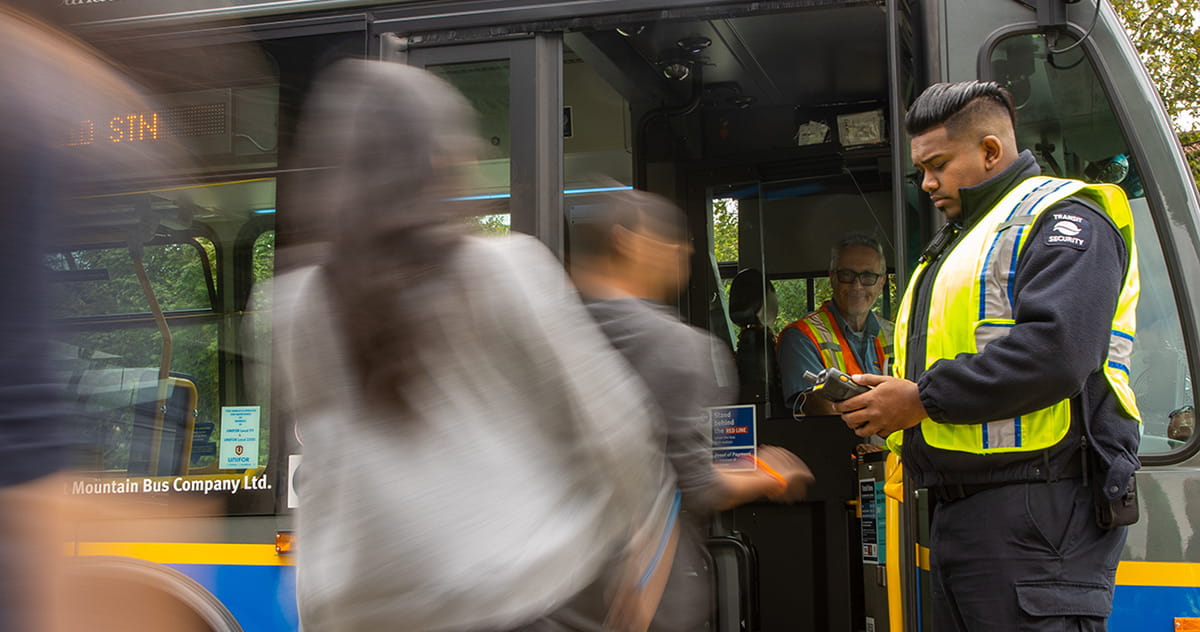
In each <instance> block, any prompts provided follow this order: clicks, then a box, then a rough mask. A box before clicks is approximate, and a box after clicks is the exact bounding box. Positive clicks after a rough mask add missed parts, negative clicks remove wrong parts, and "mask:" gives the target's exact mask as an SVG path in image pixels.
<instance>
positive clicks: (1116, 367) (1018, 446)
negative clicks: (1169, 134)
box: [888, 176, 1141, 454]
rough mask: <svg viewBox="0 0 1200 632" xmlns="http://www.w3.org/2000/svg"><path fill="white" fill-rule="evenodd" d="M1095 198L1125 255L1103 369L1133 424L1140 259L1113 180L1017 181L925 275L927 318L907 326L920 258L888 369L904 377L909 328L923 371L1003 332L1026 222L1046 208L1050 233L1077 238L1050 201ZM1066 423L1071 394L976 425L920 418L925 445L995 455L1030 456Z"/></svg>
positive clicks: (894, 438) (1074, 223)
mask: <svg viewBox="0 0 1200 632" xmlns="http://www.w3.org/2000/svg"><path fill="white" fill-rule="evenodd" d="M1072 195H1074V196H1080V197H1086V198H1088V199H1089V200H1092V201H1094V202H1096V203H1097V204H1098V205H1099V206H1100V207H1101V208H1102V209H1104V212H1105V213H1107V214H1108V217H1109V218H1111V219H1112V221H1113V224H1114V225H1116V227H1117V230H1118V231H1119V232H1120V233H1121V237H1122V238H1124V240H1125V246H1126V248H1127V250H1128V252H1129V262H1128V267H1127V269H1126V272H1125V278H1124V283H1123V284H1122V286H1121V294H1120V297H1119V299H1118V302H1117V309H1116V313H1115V314H1114V316H1113V324H1112V334H1111V335H1110V337H1109V345H1108V357H1107V358H1106V360H1105V365H1104V367H1103V370H1104V375H1105V377H1106V378H1107V380H1108V383H1109V385H1110V386H1111V387H1112V389H1113V392H1114V393H1116V395H1117V397H1118V399H1119V400H1120V401H1121V406H1122V407H1123V408H1124V409H1125V412H1126V413H1127V414H1128V415H1129V416H1130V417H1132V418H1133V419H1134V420H1137V421H1139V422H1140V420H1141V415H1140V414H1139V413H1138V408H1137V401H1136V399H1135V397H1134V394H1133V389H1132V388H1131V387H1130V385H1129V366H1130V365H1129V360H1130V356H1131V355H1132V352H1133V338H1134V332H1135V313H1136V311H1137V300H1138V288H1139V279H1138V262H1137V250H1136V248H1135V247H1134V239H1133V212H1132V211H1131V210H1130V208H1129V200H1128V199H1127V198H1126V197H1125V193H1124V191H1122V190H1121V188H1120V187H1118V186H1115V185H1112V184H1086V183H1084V182H1080V181H1078V180H1063V179H1060V178H1049V177H1045V176H1037V177H1033V178H1029V179H1027V180H1025V181H1024V182H1022V183H1021V184H1019V185H1017V187H1016V188H1014V189H1013V190H1012V191H1010V192H1009V193H1008V195H1006V196H1004V198H1003V199H1002V200H1000V202H999V203H997V204H996V205H995V206H994V207H993V208H992V209H991V210H990V211H989V212H988V213H987V215H985V216H984V217H982V218H980V220H979V221H978V222H977V223H976V224H975V225H974V226H972V227H971V228H970V229H969V230H968V231H967V233H966V234H965V235H962V236H961V238H960V239H959V240H958V242H957V243H956V244H955V246H954V247H953V249H952V250H951V251H950V252H949V253H947V254H946V255H945V261H944V262H943V264H942V266H941V268H940V269H939V270H938V271H937V277H936V278H934V280H933V284H934V285H933V291H932V292H930V305H929V312H928V314H929V315H928V322H927V323H912V322H910V319H911V317H912V313H913V301H914V300H915V298H916V294H917V285H918V283H917V282H916V281H917V279H919V278H920V275H921V274H922V273H924V272H925V271H926V267H927V264H926V263H921V264H920V265H918V266H917V269H916V270H915V271H914V273H913V277H912V278H913V280H914V282H912V283H910V284H909V286H908V288H907V289H906V291H905V294H904V299H903V300H902V301H901V303H900V312H899V316H898V318H897V319H896V339H895V340H896V343H895V349H896V353H895V357H894V359H893V365H892V366H893V374H894V375H895V376H896V377H904V372H905V368H906V366H907V365H906V360H907V356H906V353H907V349H906V346H907V342H908V335H909V328H910V327H914V326H916V327H921V326H923V327H925V328H926V330H925V331H926V349H925V362H924V368H926V369H928V368H929V366H930V365H932V364H933V363H934V362H936V361H937V360H940V359H944V358H954V357H955V356H957V355H958V354H960V353H978V352H981V351H983V350H984V349H986V348H987V345H988V344H990V343H992V342H994V341H996V340H999V339H1000V338H1003V337H1004V336H1007V335H1008V333H1009V331H1010V330H1011V328H1012V326H1013V325H1014V324H1015V323H1016V321H1015V320H1013V308H1012V305H1013V283H1014V278H1015V276H1016V269H1017V261H1018V260H1019V258H1020V254H1021V251H1022V249H1023V248H1024V247H1025V245H1026V242H1027V241H1028V238H1029V234H1030V233H1031V232H1032V228H1033V224H1034V223H1035V222H1037V221H1038V219H1039V218H1041V217H1042V215H1043V214H1044V213H1047V212H1050V213H1051V215H1052V217H1046V218H1044V221H1047V222H1054V223H1053V225H1051V227H1050V228H1048V230H1049V231H1050V234H1049V235H1048V237H1047V238H1048V239H1057V240H1070V239H1078V237H1075V234H1077V233H1078V232H1079V221H1080V218H1078V217H1075V216H1073V215H1071V214H1070V213H1065V212H1061V211H1057V210H1056V211H1053V212H1051V211H1049V209H1050V207H1052V206H1054V205H1055V204H1056V203H1058V202H1060V201H1062V200H1064V199H1066V198H1068V197H1070V196H1072ZM1046 353H1047V357H1046V358H1045V360H1046V362H1054V358H1053V356H1052V354H1053V350H1050V349H1047V350H1046ZM1070 426H1071V406H1070V400H1069V399H1064V400H1062V401H1059V402H1056V403H1054V404H1052V405H1050V406H1049V407H1047V408H1043V409H1041V410H1036V411H1032V412H1030V413H1027V414H1024V415H1021V416H1019V417H1015V418H1009V419H997V420H994V421H989V422H986V423H982V424H943V423H938V422H936V421H933V420H931V419H928V418H926V419H924V420H922V421H921V425H920V429H921V434H922V436H923V437H924V439H925V442H926V443H928V444H929V445H930V446H932V447H935V448H940V449H943V450H955V451H959V452H971V453H975V454H995V453H1001V452H1033V451H1037V450H1043V449H1046V448H1049V447H1051V446H1053V445H1055V444H1056V443H1058V442H1059V441H1061V440H1062V438H1063V437H1065V436H1066V434H1067V431H1068V430H1069V429H1070ZM902 434H903V433H899V432H897V433H893V434H892V435H891V436H890V437H889V438H888V439H889V441H888V443H889V445H890V446H892V447H893V448H899V443H900V441H901V439H900V435H902Z"/></svg>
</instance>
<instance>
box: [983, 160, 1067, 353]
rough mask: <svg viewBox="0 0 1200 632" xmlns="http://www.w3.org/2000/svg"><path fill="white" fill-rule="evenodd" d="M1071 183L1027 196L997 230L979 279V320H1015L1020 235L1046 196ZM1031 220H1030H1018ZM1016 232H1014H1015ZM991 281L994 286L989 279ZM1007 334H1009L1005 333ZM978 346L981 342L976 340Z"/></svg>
mask: <svg viewBox="0 0 1200 632" xmlns="http://www.w3.org/2000/svg"><path fill="white" fill-rule="evenodd" d="M1070 184H1072V183H1071V182H1070V181H1066V182H1063V181H1058V182H1055V181H1047V182H1043V183H1042V184H1039V185H1038V186H1037V187H1035V188H1034V189H1033V190H1032V191H1030V192H1029V193H1027V194H1026V195H1025V197H1024V198H1022V199H1021V201H1020V202H1018V203H1017V207H1016V208H1015V209H1013V212H1012V213H1009V215H1008V219H1007V220H1006V221H1005V222H1004V223H1002V224H1000V226H999V227H997V231H996V237H995V238H994V239H993V240H992V245H991V247H990V248H988V252H987V256H986V259H985V260H984V267H983V271H982V272H981V274H980V279H979V285H980V287H979V320H984V319H986V318H1012V288H1013V279H1014V277H1015V276H1016V274H1017V256H1018V254H1019V252H1018V250H1017V244H1018V243H1019V242H1020V241H1021V235H1022V234H1023V233H1024V232H1025V230H1027V228H1026V227H1027V226H1028V224H1030V223H1032V219H1033V214H1034V211H1036V210H1037V209H1038V207H1039V205H1040V204H1041V203H1042V202H1043V201H1045V200H1046V198H1047V197H1049V196H1050V195H1052V194H1054V193H1055V192H1057V191H1058V190H1059V189H1061V188H1063V187H1065V186H1069V185H1070ZM1023 217H1029V218H1030V221H1028V222H1026V221H1019V220H1020V218H1023ZM1013 229H1015V231H1014V230H1013ZM989 279H991V281H992V282H991V283H988V280H989ZM1005 333H1007V332H1005ZM976 346H980V345H979V341H978V340H977V341H976Z"/></svg>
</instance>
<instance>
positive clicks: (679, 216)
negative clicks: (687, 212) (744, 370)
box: [556, 190, 813, 632]
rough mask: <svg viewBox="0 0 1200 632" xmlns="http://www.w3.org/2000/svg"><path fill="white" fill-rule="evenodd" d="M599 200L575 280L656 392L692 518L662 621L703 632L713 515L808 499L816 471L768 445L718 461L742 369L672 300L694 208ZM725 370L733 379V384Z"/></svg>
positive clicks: (578, 251)
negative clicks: (716, 418)
mask: <svg viewBox="0 0 1200 632" xmlns="http://www.w3.org/2000/svg"><path fill="white" fill-rule="evenodd" d="M599 198H600V199H599V201H598V202H597V203H596V204H594V205H592V206H591V213H590V214H589V217H588V219H587V221H585V222H581V223H579V224H577V225H576V231H575V234H574V239H573V241H572V250H571V276H572V278H573V280H574V281H575V283H576V285H577V286H578V287H579V290H580V292H581V293H582V294H583V295H584V296H585V297H586V299H587V306H588V311H589V312H590V313H591V315H592V316H593V317H594V318H595V319H596V322H597V323H599V325H600V328H601V330H602V331H603V332H604V333H605V335H606V336H608V338H609V340H610V341H611V342H612V343H613V345H614V346H615V347H616V348H617V350H619V351H620V352H621V353H622V355H624V356H625V358H626V359H627V360H629V363H630V364H631V365H633V368H634V370H636V371H637V373H638V375H640V376H641V377H642V379H643V380H645V382H646V384H647V386H648V387H649V389H650V393H651V395H652V396H653V398H654V404H655V406H654V411H655V413H656V414H655V417H656V422H657V428H658V431H659V433H660V434H661V435H662V436H665V437H666V450H667V452H666V454H667V457H668V462H669V463H670V465H671V468H672V470H673V472H674V474H675V476H676V481H677V485H678V487H679V491H680V494H681V499H682V509H683V511H684V515H685V518H684V519H681V521H680V536H679V545H678V547H677V549H676V551H677V553H676V559H675V563H674V565H673V567H672V570H671V573H670V579H669V583H668V584H667V586H666V592H665V594H664V596H663V598H662V604H661V606H660V608H659V611H658V613H657V615H656V616H655V618H654V622H653V625H652V627H651V629H652V630H655V631H657V632H667V631H679V632H685V631H692V630H701V629H703V628H704V625H705V620H706V618H707V617H708V614H709V612H710V608H709V605H708V597H709V592H710V590H711V578H710V577H709V575H708V573H707V572H706V571H705V568H704V567H705V564H704V558H703V555H704V553H703V551H702V550H701V549H702V547H703V542H704V536H705V527H706V525H707V521H708V519H709V518H710V517H711V516H712V514H713V512H716V511H721V510H724V509H730V508H733V507H736V506H738V505H740V504H743V503H746V502H749V501H752V500H755V499H757V498H760V497H768V498H770V499H772V500H775V501H777V502H793V501H797V500H800V499H802V498H803V497H804V495H805V493H806V491H807V489H808V485H809V484H810V483H812V481H813V477H812V472H811V471H810V470H809V469H808V466H807V465H805V463H804V462H803V461H801V460H800V459H799V458H798V457H796V456H795V455H794V454H792V453H791V452H789V451H787V450H785V449H783V448H779V447H776V446H761V447H759V449H758V457H757V459H758V461H757V464H758V465H759V467H757V468H752V469H750V470H749V471H744V470H741V469H739V471H730V470H729V469H722V468H718V467H715V466H714V465H713V458H712V440H711V437H712V435H711V432H712V428H711V425H710V424H709V421H708V414H707V412H706V408H707V407H710V406H721V405H725V404H728V403H730V402H732V401H733V398H734V395H735V394H736V392H737V384H736V378H733V377H732V376H734V375H736V372H735V370H734V368H733V357H732V356H731V355H730V354H729V352H728V350H727V348H726V346H725V345H724V344H722V343H719V342H718V341H717V340H716V339H714V338H713V337H712V335H711V334H709V333H708V332H705V331H702V330H700V329H697V328H695V327H691V326H689V325H687V324H685V323H683V322H681V321H680V320H679V318H678V317H677V316H676V314H675V311H674V309H673V308H671V307H670V306H669V302H670V301H672V300H673V299H674V298H676V297H677V296H678V294H679V291H680V289H682V288H683V287H684V285H685V284H686V282H687V279H688V259H689V258H690V256H691V254H692V248H691V244H690V239H689V238H688V233H687V224H686V221H685V218H684V216H683V213H682V211H680V210H679V208H678V207H676V206H675V205H674V204H672V203H671V202H670V201H668V200H666V199H664V198H662V197H659V196H657V195H654V194H652V193H647V192H645V191H636V190H633V191H610V192H606V193H603V194H602V195H601V196H599ZM718 376H731V377H730V378H729V379H727V380H726V382H727V383H725V384H722V380H721V379H720V378H719V377H718ZM763 465H765V467H763ZM570 614H571V615H573V617H569V616H566V614H564V615H563V616H557V617H556V618H557V619H559V620H561V621H566V622H570V623H572V624H573V625H577V622H578V621H579V616H578V615H579V613H578V612H571V613H570ZM593 618H594V617H593Z"/></svg>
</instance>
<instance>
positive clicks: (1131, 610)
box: [1108, 586, 1200, 632]
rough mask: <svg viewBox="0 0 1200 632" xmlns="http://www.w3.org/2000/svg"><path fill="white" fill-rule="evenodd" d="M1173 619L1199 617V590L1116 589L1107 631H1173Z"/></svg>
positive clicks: (1173, 588) (1135, 587)
mask: <svg viewBox="0 0 1200 632" xmlns="http://www.w3.org/2000/svg"><path fill="white" fill-rule="evenodd" d="M1175 617H1200V587H1177V586H1117V591H1116V594H1115V595H1114V597H1113V611H1112V616H1110V617H1109V618H1108V629H1109V632H1144V631H1145V630H1174V629H1175Z"/></svg>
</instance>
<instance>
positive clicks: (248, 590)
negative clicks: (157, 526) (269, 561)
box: [167, 564, 300, 632]
mask: <svg viewBox="0 0 1200 632" xmlns="http://www.w3.org/2000/svg"><path fill="white" fill-rule="evenodd" d="M167 566H170V567H171V568H173V569H175V570H177V571H179V572H181V573H183V574H184V575H187V576H188V577H191V578H192V579H194V580H196V582H198V583H199V584H200V585H201V586H204V587H205V588H207V589H208V590H209V592H211V593H212V594H213V595H215V596H216V598H217V599H219V600H220V601H221V603H223V604H225V607H226V608H228V609H229V612H230V613H231V614H233V616H234V617H235V618H236V619H237V620H238V623H240V624H241V626H242V629H243V630H245V631H246V632H296V630H299V629H300V616H299V614H298V613H297V610H296V567H295V566H242V565H233V564H167Z"/></svg>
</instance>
